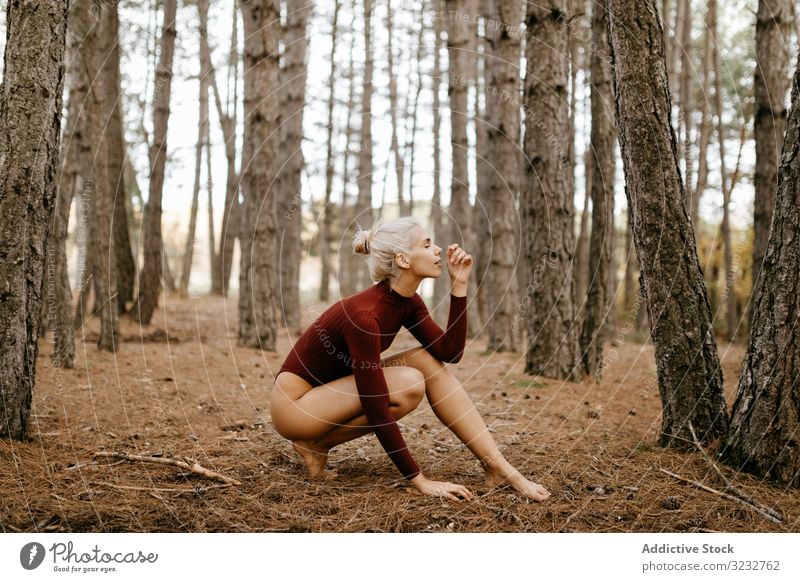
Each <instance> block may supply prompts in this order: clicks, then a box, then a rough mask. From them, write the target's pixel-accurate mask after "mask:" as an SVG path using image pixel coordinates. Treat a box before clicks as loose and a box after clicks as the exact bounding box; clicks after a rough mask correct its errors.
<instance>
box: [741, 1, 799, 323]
mask: <svg viewBox="0 0 800 582" xmlns="http://www.w3.org/2000/svg"><path fill="white" fill-rule="evenodd" d="M792 4H793V2H792V1H791V0H759V2H758V13H757V14H756V67H755V82H754V90H755V99H756V103H755V124H754V134H755V143H756V167H755V172H754V174H753V186H754V188H755V198H754V201H753V228H754V230H755V237H754V239H753V290H754V291H755V288H756V281H757V280H758V277H759V273H760V272H761V263H762V262H763V261H764V252H765V251H766V248H767V240H768V238H769V227H770V223H771V222H772V209H773V207H774V206H775V190H776V188H777V185H778V161H779V158H780V147H781V144H782V143H783V132H784V125H785V120H786V105H785V98H786V91H787V90H788V88H789V51H788V47H787V45H788V42H787V40H786V39H787V37H788V34H789V22H790V21H791V20H792V14H791V11H792ZM753 299H755V298H753ZM751 304H752V302H751ZM752 313H753V312H752V310H749V313H748V315H750V316H751V317H752Z"/></svg>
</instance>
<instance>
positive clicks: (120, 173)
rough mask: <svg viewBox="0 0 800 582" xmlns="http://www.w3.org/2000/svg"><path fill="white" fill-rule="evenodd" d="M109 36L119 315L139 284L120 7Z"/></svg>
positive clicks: (111, 13)
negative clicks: (127, 170)
mask: <svg viewBox="0 0 800 582" xmlns="http://www.w3.org/2000/svg"><path fill="white" fill-rule="evenodd" d="M104 34H106V35H107V36H108V40H107V41H106V42H107V45H106V46H108V47H109V49H108V53H107V58H105V59H104V61H103V74H104V75H105V76H106V86H107V87H108V89H109V94H108V95H107V96H106V99H109V100H111V103H110V104H109V106H110V108H111V112H110V117H109V120H108V126H107V129H105V131H106V132H107V133H108V135H107V137H106V139H108V149H107V159H108V179H109V187H110V192H111V204H112V212H113V215H114V223H113V229H112V230H113V236H114V255H115V257H116V262H117V309H118V312H119V313H125V312H126V311H127V304H128V303H129V302H132V301H133V299H134V297H133V291H134V284H135V282H136V262H135V261H134V259H133V250H132V248H131V237H130V231H129V230H128V213H127V210H126V200H127V198H128V185H127V183H126V181H125V156H126V151H127V147H126V145H125V129H124V127H125V126H124V121H123V116H122V101H123V100H122V86H121V84H120V49H119V13H118V3H117V2H110V3H108V28H107V29H106V30H105V31H104Z"/></svg>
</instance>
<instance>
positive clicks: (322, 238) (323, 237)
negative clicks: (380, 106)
mask: <svg viewBox="0 0 800 582" xmlns="http://www.w3.org/2000/svg"><path fill="white" fill-rule="evenodd" d="M341 7H342V3H341V0H335V3H334V6H333V24H332V26H331V72H330V75H329V76H328V89H329V91H330V92H329V93H328V149H327V152H326V155H325V202H324V204H323V205H322V221H321V222H320V229H319V258H320V263H321V269H320V282H319V300H320V301H328V298H329V297H330V281H331V270H332V268H331V243H332V240H331V239H332V237H333V232H332V226H333V211H332V209H331V193H332V192H333V174H334V167H333V164H334V160H333V107H334V105H335V104H336V41H337V38H338V35H339V11H340V9H341Z"/></svg>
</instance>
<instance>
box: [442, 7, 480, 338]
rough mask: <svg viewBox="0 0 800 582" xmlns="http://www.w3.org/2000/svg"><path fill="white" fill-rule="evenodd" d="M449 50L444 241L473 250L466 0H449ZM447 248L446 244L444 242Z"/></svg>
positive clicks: (471, 330)
mask: <svg viewBox="0 0 800 582" xmlns="http://www.w3.org/2000/svg"><path fill="white" fill-rule="evenodd" d="M445 7H446V10H447V14H448V17H447V52H448V56H449V67H448V81H449V89H448V93H449V95H450V143H451V145H452V156H451V159H452V177H451V183H450V217H451V224H450V225H449V228H447V232H448V235H447V240H446V241H445V245H449V244H452V243H458V244H459V246H461V247H462V248H464V249H466V250H467V252H471V250H472V248H473V245H472V242H473V231H472V206H471V205H470V203H469V172H468V166H467V158H468V151H469V150H468V148H469V142H468V140H467V121H468V115H469V112H468V107H467V85H468V84H469V83H468V82H469V76H470V65H469V59H470V58H471V56H470V53H469V49H468V46H469V26H468V22H467V20H466V19H465V18H464V17H463V15H465V14H468V12H467V11H466V3H465V0H446V1H445ZM442 246H443V248H444V249H445V251H446V247H445V246H444V245H442ZM440 278H441V277H440ZM476 287H477V283H476V282H474V281H473V283H472V285H470V286H469V287H468V289H469V290H468V295H469V302H468V304H469V305H468V307H467V335H468V336H469V337H475V334H476V333H477V331H478V328H479V325H478V324H479V321H477V317H478V314H477V308H478V305H477V302H476V301H473V300H472V299H473V297H474V294H475V289H476Z"/></svg>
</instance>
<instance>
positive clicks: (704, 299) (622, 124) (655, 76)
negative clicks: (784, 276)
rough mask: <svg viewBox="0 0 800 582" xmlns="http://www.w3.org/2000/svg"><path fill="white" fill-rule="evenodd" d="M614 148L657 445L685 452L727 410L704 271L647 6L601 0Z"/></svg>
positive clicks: (659, 40) (714, 430)
mask: <svg viewBox="0 0 800 582" xmlns="http://www.w3.org/2000/svg"><path fill="white" fill-rule="evenodd" d="M608 11H609V14H608V20H607V27H608V28H607V30H608V37H609V41H610V44H611V51H612V59H613V61H612V63H613V64H612V67H613V69H612V71H613V72H612V78H613V79H614V94H615V99H616V113H617V115H616V119H617V126H618V129H619V142H620V146H621V149H622V158H623V162H624V168H625V182H626V194H627V198H628V208H629V209H630V217H629V220H630V221H631V228H632V229H633V234H634V240H635V242H636V249H637V255H638V258H639V265H640V268H641V286H642V295H643V297H644V300H645V302H646V305H647V315H648V319H649V321H650V329H651V335H652V338H653V342H654V344H655V356H656V370H657V373H658V386H659V392H660V394H661V400H662V404H663V409H664V412H663V419H662V426H661V432H662V434H661V439H660V442H661V444H662V445H665V446H672V447H676V448H682V447H690V446H692V436H691V433H690V431H689V426H688V425H689V423H690V422H691V423H692V425H693V426H694V429H695V431H696V432H697V433H698V437H699V438H700V439H701V442H708V441H709V440H711V439H714V438H717V437H720V436H723V435H725V433H726V431H727V428H728V414H727V411H726V409H725V400H724V398H723V392H722V370H721V368H720V363H719V359H718V357H717V345H716V340H715V338H714V332H713V329H712V326H711V310H710V307H709V304H708V296H707V292H706V286H705V282H704V281H703V274H702V272H701V270H700V265H699V261H698V258H697V250H696V247H695V242H694V231H693V229H692V225H691V222H690V221H689V216H688V212H687V208H686V196H685V190H684V187H683V182H682V180H681V175H680V171H679V167H678V156H677V147H676V137H675V132H674V130H673V128H672V126H671V124H670V122H669V119H670V115H669V114H670V99H669V88H668V86H667V76H666V63H665V59H664V41H663V36H662V31H661V27H660V24H659V20H658V14H657V12H656V3H655V0H647V1H646V2H641V1H634V0H610V1H609V4H608Z"/></svg>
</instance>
